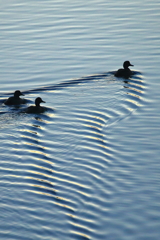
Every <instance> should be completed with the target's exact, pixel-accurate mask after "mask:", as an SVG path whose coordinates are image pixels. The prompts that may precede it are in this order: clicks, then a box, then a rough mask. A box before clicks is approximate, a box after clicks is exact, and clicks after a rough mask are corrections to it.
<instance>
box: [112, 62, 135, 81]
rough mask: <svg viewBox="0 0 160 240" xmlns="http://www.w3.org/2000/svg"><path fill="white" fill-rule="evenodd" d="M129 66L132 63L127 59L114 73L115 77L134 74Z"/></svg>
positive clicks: (125, 76)
mask: <svg viewBox="0 0 160 240" xmlns="http://www.w3.org/2000/svg"><path fill="white" fill-rule="evenodd" d="M129 66H134V65H132V64H131V63H130V62H129V61H125V62H124V63H123V68H120V69H118V71H117V72H116V73H115V74H114V75H115V77H122V78H129V77H131V76H132V75H133V72H132V71H131V70H130V69H129Z"/></svg>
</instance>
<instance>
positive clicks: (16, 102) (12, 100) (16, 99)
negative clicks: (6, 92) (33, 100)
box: [4, 90, 26, 105]
mask: <svg viewBox="0 0 160 240" xmlns="http://www.w3.org/2000/svg"><path fill="white" fill-rule="evenodd" d="M20 96H24V94H23V93H22V92H21V91H20V90H16V91H15V92H14V96H12V97H9V98H8V99H7V100H6V101H5V102H4V104H5V105H20V104H25V103H26V100H25V99H23V98H20Z"/></svg>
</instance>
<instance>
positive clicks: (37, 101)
mask: <svg viewBox="0 0 160 240" xmlns="http://www.w3.org/2000/svg"><path fill="white" fill-rule="evenodd" d="M40 103H45V101H43V100H42V98H40V97H37V98H36V99H35V106H29V107H28V108H27V109H26V113H43V112H44V111H45V109H46V108H44V107H42V106H40Z"/></svg>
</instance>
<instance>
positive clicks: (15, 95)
mask: <svg viewBox="0 0 160 240" xmlns="http://www.w3.org/2000/svg"><path fill="white" fill-rule="evenodd" d="M21 95H24V94H23V93H21V91H19V90H16V91H15V92H14V97H15V98H19V96H21Z"/></svg>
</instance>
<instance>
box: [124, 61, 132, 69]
mask: <svg viewBox="0 0 160 240" xmlns="http://www.w3.org/2000/svg"><path fill="white" fill-rule="evenodd" d="M129 66H132V67H133V66H134V65H132V64H131V63H130V61H125V62H124V63H123V67H124V69H128V67H129Z"/></svg>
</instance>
